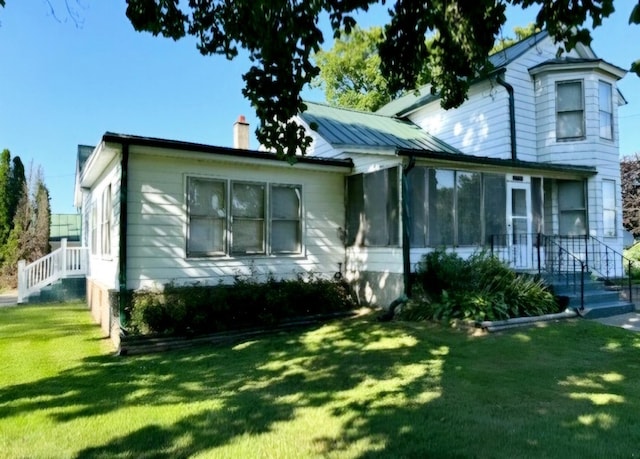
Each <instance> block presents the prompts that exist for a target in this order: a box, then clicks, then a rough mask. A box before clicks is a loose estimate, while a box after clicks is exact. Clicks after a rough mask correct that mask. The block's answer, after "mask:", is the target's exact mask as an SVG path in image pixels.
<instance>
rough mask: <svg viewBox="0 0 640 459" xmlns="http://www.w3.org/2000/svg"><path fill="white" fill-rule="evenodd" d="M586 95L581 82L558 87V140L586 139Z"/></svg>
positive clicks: (561, 83) (561, 84)
mask: <svg viewBox="0 0 640 459" xmlns="http://www.w3.org/2000/svg"><path fill="white" fill-rule="evenodd" d="M584 131H585V127H584V93H583V90H582V82H581V81H568V82H559V83H557V85H556V139H557V140H575V139H582V138H584V135H585V134H584Z"/></svg>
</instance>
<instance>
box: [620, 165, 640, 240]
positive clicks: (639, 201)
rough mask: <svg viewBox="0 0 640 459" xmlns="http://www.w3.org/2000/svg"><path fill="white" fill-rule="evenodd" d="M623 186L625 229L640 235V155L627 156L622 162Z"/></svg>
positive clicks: (621, 176) (621, 175) (634, 234)
mask: <svg viewBox="0 0 640 459" xmlns="http://www.w3.org/2000/svg"><path fill="white" fill-rule="evenodd" d="M620 183H621V186H622V224H623V226H624V229H626V230H627V231H629V232H630V233H631V234H633V237H634V238H637V237H640V155H639V154H638V153H636V155H635V156H633V157H625V158H623V159H622V161H621V162H620Z"/></svg>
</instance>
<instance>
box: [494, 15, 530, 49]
mask: <svg viewBox="0 0 640 459" xmlns="http://www.w3.org/2000/svg"><path fill="white" fill-rule="evenodd" d="M538 32H540V28H539V27H536V25H535V24H534V23H533V22H532V23H530V24H528V25H526V26H524V27H518V26H516V27H514V28H513V33H514V34H515V37H514V38H512V37H509V36H506V37H500V38H499V39H498V40H497V41H496V43H495V45H493V48H491V52H490V53H489V54H495V53H497V52H499V51H502V50H503V49H505V48H508V47H509V46H511V45H515V44H516V43H518V42H519V41H522V40H524V39H525V38H527V37H530V36H531V35H533V34H536V33H538Z"/></svg>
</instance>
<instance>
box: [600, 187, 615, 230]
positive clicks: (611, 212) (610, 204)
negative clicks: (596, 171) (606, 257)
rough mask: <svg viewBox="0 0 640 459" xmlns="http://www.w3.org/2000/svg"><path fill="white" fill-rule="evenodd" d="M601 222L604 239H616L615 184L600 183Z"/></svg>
mask: <svg viewBox="0 0 640 459" xmlns="http://www.w3.org/2000/svg"><path fill="white" fill-rule="evenodd" d="M602 221H603V231H604V235H605V237H616V182H615V180H603V181H602Z"/></svg>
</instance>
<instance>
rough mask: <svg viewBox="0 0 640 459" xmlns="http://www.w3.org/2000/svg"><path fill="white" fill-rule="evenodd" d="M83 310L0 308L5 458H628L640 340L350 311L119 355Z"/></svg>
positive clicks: (588, 331) (582, 327)
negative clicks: (383, 318)
mask: <svg viewBox="0 0 640 459" xmlns="http://www.w3.org/2000/svg"><path fill="white" fill-rule="evenodd" d="M112 352H113V351H112V350H111V349H109V346H108V341H106V340H104V339H101V337H100V332H99V330H98V328H97V327H96V326H94V325H92V324H91V322H90V318H89V314H88V312H87V311H86V310H85V309H84V307H83V306H82V305H68V304H67V305H58V306H43V307H40V306H37V307H36V306H28V307H15V308H3V309H0V355H1V356H2V361H1V362H2V363H1V365H0V368H1V371H0V451H1V453H0V455H1V456H2V457H8V458H17V457H30V458H37V457H46V458H50V457H60V458H70V457H82V458H101V457H104V458H114V457H115V458H127V457H131V458H151V457H167V458H174V457H216V458H225V457H228V458H244V457H252V458H253V457H275V458H280V457H291V458H300V457H340V458H342V457H345V458H352V457H380V458H383V457H384V458H387V457H471V456H473V457H492V458H493V457H497V458H500V457H505V458H507V457H508V458H512V457H558V456H562V457H607V456H608V457H633V456H634V455H636V454H637V451H638V444H637V438H638V433H639V432H640V419H639V417H638V413H639V412H640V335H636V334H633V333H631V332H628V331H624V330H621V329H617V328H610V327H606V326H604V325H600V324H597V323H593V322H588V321H585V320H574V321H566V322H563V323H558V324H550V325H547V326H546V327H540V328H530V329H521V330H517V331H512V332H505V333H501V334H495V335H488V336H471V335H469V334H468V333H466V332H463V331H458V330H452V329H442V328H438V327H435V326H431V325H428V324H424V323H399V322H391V323H378V322H376V321H375V320H373V318H371V319H367V318H365V319H363V318H359V319H351V320H347V321H339V322H333V323H331V324H328V325H324V326H318V327H316V328H314V329H311V330H306V331H298V332H289V333H282V334H279V335H275V336H270V337H264V338H260V339H257V340H253V341H247V342H242V343H239V344H236V345H232V346H226V347H212V346H200V347H197V348H192V349H189V350H184V351H174V352H167V353H162V354H154V355H146V356H137V357H116V356H114V355H113V354H112Z"/></svg>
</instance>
